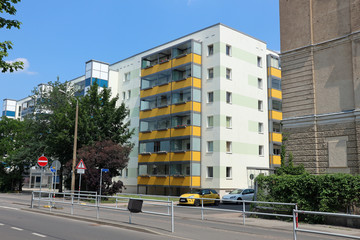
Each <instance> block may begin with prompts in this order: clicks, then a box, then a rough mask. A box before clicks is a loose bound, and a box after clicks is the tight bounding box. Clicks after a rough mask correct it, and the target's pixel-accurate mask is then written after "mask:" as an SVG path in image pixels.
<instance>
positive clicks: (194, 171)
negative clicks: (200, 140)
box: [191, 163, 200, 176]
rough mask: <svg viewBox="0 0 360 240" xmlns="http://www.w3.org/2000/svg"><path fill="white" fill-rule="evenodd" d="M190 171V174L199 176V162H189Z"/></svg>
mask: <svg viewBox="0 0 360 240" xmlns="http://www.w3.org/2000/svg"><path fill="white" fill-rule="evenodd" d="M191 172H192V174H191V175H192V176H200V163H192V164H191Z"/></svg>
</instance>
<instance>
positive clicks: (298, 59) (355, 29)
mask: <svg viewBox="0 0 360 240" xmlns="http://www.w3.org/2000/svg"><path fill="white" fill-rule="evenodd" d="M280 27H281V31H280V32H281V60H282V61H281V62H282V75H283V79H282V80H283V84H282V90H283V101H284V103H283V116H284V119H283V132H284V134H285V133H286V134H289V140H288V142H287V149H288V150H289V151H291V152H292V153H293V154H294V161H295V163H298V164H299V163H303V164H304V166H305V167H306V169H307V170H309V171H310V172H311V173H315V174H321V173H334V172H344V173H353V174H358V173H360V171H359V167H360V164H359V161H360V151H359V150H360V1H359V0H327V1H324V0H291V1H288V0H280Z"/></svg>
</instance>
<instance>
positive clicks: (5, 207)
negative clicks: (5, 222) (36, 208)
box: [0, 206, 19, 210]
mask: <svg viewBox="0 0 360 240" xmlns="http://www.w3.org/2000/svg"><path fill="white" fill-rule="evenodd" d="M0 208H6V209H12V210H19V209H18V208H13V207H5V206H0Z"/></svg>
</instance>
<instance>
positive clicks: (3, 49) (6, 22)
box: [0, 0, 24, 73]
mask: <svg viewBox="0 0 360 240" xmlns="http://www.w3.org/2000/svg"><path fill="white" fill-rule="evenodd" d="M20 1H21V0H0V13H4V12H5V13H7V14H10V15H15V14H16V8H15V7H14V6H13V5H12V4H16V3H18V2H20ZM20 25H21V22H19V21H18V20H10V19H5V18H3V17H0V28H4V27H5V28H7V29H11V28H13V27H15V28H18V29H20ZM12 46H13V44H12V42H11V41H4V42H0V69H1V71H2V72H3V73H5V72H7V71H10V72H13V71H16V70H18V69H23V68H24V63H23V62H20V61H17V62H6V61H5V60H4V57H7V56H8V55H9V54H8V50H10V49H12Z"/></svg>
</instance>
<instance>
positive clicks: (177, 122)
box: [171, 114, 191, 127]
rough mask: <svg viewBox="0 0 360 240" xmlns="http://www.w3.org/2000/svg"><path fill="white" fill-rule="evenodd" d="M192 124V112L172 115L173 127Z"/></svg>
mask: <svg viewBox="0 0 360 240" xmlns="http://www.w3.org/2000/svg"><path fill="white" fill-rule="evenodd" d="M189 125H191V119H190V114H186V115H175V116H173V117H172V125H171V127H181V126H189Z"/></svg>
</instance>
